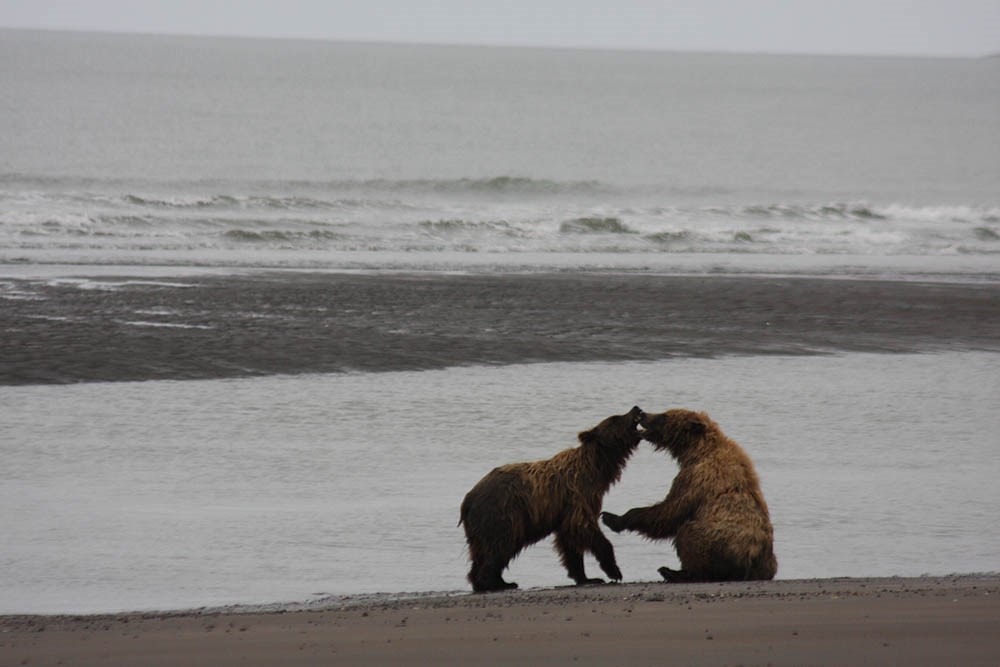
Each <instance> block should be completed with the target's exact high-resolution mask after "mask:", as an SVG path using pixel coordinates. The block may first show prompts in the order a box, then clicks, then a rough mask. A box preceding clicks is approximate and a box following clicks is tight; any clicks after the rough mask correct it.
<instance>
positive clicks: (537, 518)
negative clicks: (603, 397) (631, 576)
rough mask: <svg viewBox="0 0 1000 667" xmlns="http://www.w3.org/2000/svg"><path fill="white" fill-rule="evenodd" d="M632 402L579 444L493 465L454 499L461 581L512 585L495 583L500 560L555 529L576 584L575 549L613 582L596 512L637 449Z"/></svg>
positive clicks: (615, 574)
mask: <svg viewBox="0 0 1000 667" xmlns="http://www.w3.org/2000/svg"><path fill="white" fill-rule="evenodd" d="M641 414H642V410H640V409H639V408H638V407H634V408H632V410H631V411H629V412H627V413H625V414H623V415H618V416H613V417H608V418H607V419H605V420H604V421H602V422H601V423H600V424H598V425H597V426H595V427H594V428H592V429H590V430H589V431H584V432H582V433H580V434H579V435H578V436H577V437H578V438H579V440H580V446H579V447H574V448H572V449H567V450H564V451H562V452H559V453H558V454H556V455H555V456H553V457H552V458H551V459H547V460H545V461H533V462H531V463H511V464H509V465H505V466H500V467H499V468H494V469H493V470H491V471H490V472H489V473H487V475H486V476H485V477H483V478H482V479H481V480H480V481H479V483H478V484H476V485H475V486H474V487H472V490H471V491H469V493H467V494H466V496H465V499H464V500H462V510H461V519H460V520H459V522H458V523H459V525H464V526H465V536H466V539H467V541H468V543H469V558H470V560H471V561H472V567H471V569H470V570H469V582H470V583H471V584H472V589H473V590H474V591H477V592H481V591H495V590H503V589H507V588H517V584H515V583H513V582H506V581H504V580H503V576H502V575H503V571H504V570H505V569H506V568H507V565H508V563H510V561H511V559H512V558H514V557H515V556H516V555H517V554H518V553H520V552H521V550H522V549H524V548H525V547H527V546H529V545H531V544H534V543H535V542H537V541H539V540H541V539H542V538H544V537H546V536H548V535H549V534H551V533H553V532H554V533H555V534H556V539H555V547H556V551H558V553H559V558H560V560H561V561H562V564H563V566H565V568H566V571H567V572H568V573H569V576H570V578H571V579H572V580H573V581H575V582H576V583H577V584H578V585H580V584H597V583H604V580H602V579H588V578H587V575H586V574H585V572H584V567H583V554H584V552H585V551H590V552H591V553H593V554H594V556H595V557H596V558H597V562H598V563H599V564H600V566H601V569H602V570H604V572H605V573H607V575H608V576H609V577H610V578H612V579H614V580H616V581H620V580H621V578H622V573H621V570H619V569H618V564H617V562H616V561H615V551H614V548H613V547H612V546H611V542H609V541H608V539H607V538H606V537H605V536H604V534H603V533H602V532H601V527H600V521H599V520H598V517H599V516H600V513H601V502H602V501H603V499H604V494H605V493H607V491H608V489H609V488H610V487H611V485H612V484H614V483H615V482H617V481H618V479H619V478H620V477H621V474H622V470H624V468H625V463H626V462H627V461H628V458H629V457H630V456H631V455H632V452H634V451H635V449H636V447H638V445H639V442H640V440H641V438H640V437H639V431H638V424H639V416H640V415H641Z"/></svg>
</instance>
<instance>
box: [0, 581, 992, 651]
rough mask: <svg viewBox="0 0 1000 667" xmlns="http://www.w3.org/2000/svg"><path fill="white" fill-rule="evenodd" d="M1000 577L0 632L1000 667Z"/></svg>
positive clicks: (41, 625)
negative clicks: (998, 666)
mask: <svg viewBox="0 0 1000 667" xmlns="http://www.w3.org/2000/svg"><path fill="white" fill-rule="evenodd" d="M998 660H1000V576H997V575H966V576H950V577H941V578H930V577H921V578H890V579H862V578H857V579H855V578H851V579H813V580H798V581H794V580H789V581H773V582H740V583H726V584H687V585H669V584H663V583H633V584H626V585H607V586H596V587H587V588H572V587H566V588H554V589H534V590H525V591H513V592H508V593H500V594H485V595H474V594H465V593H455V594H450V595H441V594H427V595H414V596H369V597H358V598H343V599H331V600H325V601H321V602H317V603H313V604H310V605H309V606H308V607H304V606H301V605H299V606H296V605H289V606H283V607H280V608H272V609H268V610H264V611H262V610H259V609H256V610H255V609H246V608H227V609H201V610H194V611H189V612H171V613H132V614H117V615H102V616H4V617H0V664H4V665H139V664H141V665H194V664H211V665H219V666H225V665H241V666H245V665H277V664H281V665H307V664H308V665H313V664H345V665H367V664H371V665H386V664H394V665H427V664H437V665H441V664H454V665H465V664H482V665H500V664H546V665H551V664H574V665H661V664H678V665H861V664H882V665H946V664H952V665H958V664H961V665H996V664H998Z"/></svg>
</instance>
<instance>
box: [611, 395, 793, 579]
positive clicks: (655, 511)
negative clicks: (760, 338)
mask: <svg viewBox="0 0 1000 667" xmlns="http://www.w3.org/2000/svg"><path fill="white" fill-rule="evenodd" d="M639 422H640V424H641V425H642V427H643V429H644V430H643V431H642V437H643V438H644V439H646V440H648V441H649V442H651V443H652V444H653V447H654V448H655V449H656V450H658V451H662V450H664V449H665V450H667V451H668V452H670V454H671V455H672V456H673V457H674V458H675V459H677V463H678V464H679V466H680V470H679V472H678V473H677V476H676V477H675V478H674V482H673V484H672V485H671V487H670V492H669V493H668V494H667V497H666V499H665V500H664V501H663V502H661V503H658V504H656V505H651V506H649V507H636V508H634V509H630V510H629V511H627V512H625V514H624V515H622V516H618V515H616V514H611V513H610V512H605V513H603V514H602V515H601V519H602V520H603V521H604V523H605V525H606V526H608V528H610V529H611V530H613V531H615V532H616V533H618V532H621V531H622V530H632V531H636V532H638V533H642V534H643V535H645V536H647V537H650V538H653V539H665V538H671V537H672V538H673V540H674V546H675V547H676V549H677V557H678V558H679V559H680V561H681V569H680V571H676V570H671V569H669V568H667V567H661V568H660V569H659V572H660V574H661V575H662V576H663V578H664V579H666V580H667V581H671V582H682V581H746V580H752V579H773V578H774V575H775V573H776V572H777V571H778V561H777V559H776V558H775V557H774V529H773V528H772V527H771V519H770V516H769V515H768V511H767V503H766V502H764V495H763V494H762V493H761V490H760V480H759V479H758V478H757V473H756V471H755V470H754V467H753V464H752V463H751V462H750V457H748V456H747V454H746V452H744V451H743V449H742V448H741V447H740V446H739V445H738V444H736V443H735V442H733V441H732V440H730V439H729V438H727V437H726V436H725V435H724V434H723V433H722V430H721V429H720V428H719V425H718V424H716V423H715V422H714V421H712V420H711V419H709V417H708V415H706V414H705V413H703V412H692V411H690V410H668V411H666V412H664V413H662V414H658V415H647V414H643V415H641V417H640V420H639Z"/></svg>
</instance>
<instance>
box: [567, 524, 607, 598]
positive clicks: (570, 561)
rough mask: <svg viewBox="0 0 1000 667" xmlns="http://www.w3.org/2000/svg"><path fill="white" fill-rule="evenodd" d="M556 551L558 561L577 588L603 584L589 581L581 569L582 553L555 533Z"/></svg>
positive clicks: (596, 580)
mask: <svg viewBox="0 0 1000 667" xmlns="http://www.w3.org/2000/svg"><path fill="white" fill-rule="evenodd" d="M556 551H558V552H559V560H560V561H561V562H562V564H563V567H565V568H566V572H567V574H569V578H570V579H572V580H573V581H574V582H576V585H577V586H584V585H587V584H603V583H604V580H603V579H590V578H588V577H587V573H586V571H585V570H584V567H583V552H582V551H580V550H579V549H577V548H576V547H575V546H573V543H572V542H571V541H570V540H568V539H567V538H566V536H565V535H563V534H561V533H556Z"/></svg>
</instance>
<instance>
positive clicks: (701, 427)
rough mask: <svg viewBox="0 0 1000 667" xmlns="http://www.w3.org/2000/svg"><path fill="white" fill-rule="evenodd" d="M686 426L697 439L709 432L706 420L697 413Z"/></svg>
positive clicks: (689, 419) (690, 417)
mask: <svg viewBox="0 0 1000 667" xmlns="http://www.w3.org/2000/svg"><path fill="white" fill-rule="evenodd" d="M686 425H687V428H688V430H689V431H690V432H691V435H693V436H694V437H696V438H700V437H701V436H703V435H705V432H706V431H707V430H708V424H707V423H705V419H704V418H703V417H702V416H701V415H699V414H697V413H695V414H692V415H691V416H689V417H688V419H687V424H686Z"/></svg>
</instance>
